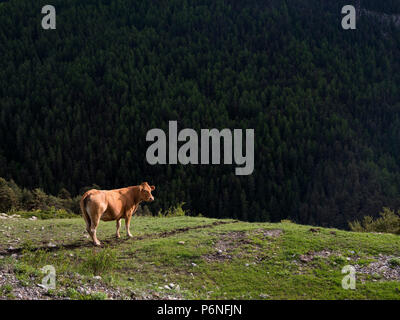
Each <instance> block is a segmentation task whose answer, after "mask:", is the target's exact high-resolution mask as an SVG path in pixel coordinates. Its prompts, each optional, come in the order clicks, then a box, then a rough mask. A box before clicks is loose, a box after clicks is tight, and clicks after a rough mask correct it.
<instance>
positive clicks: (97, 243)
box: [93, 241, 101, 247]
mask: <svg viewBox="0 0 400 320" xmlns="http://www.w3.org/2000/svg"><path fill="white" fill-rule="evenodd" d="M93 244H94V245H95V246H96V247H100V246H101V242H100V241H97V242H95V243H93Z"/></svg>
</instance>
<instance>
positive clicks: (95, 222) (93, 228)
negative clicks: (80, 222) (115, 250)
mask: <svg viewBox="0 0 400 320" xmlns="http://www.w3.org/2000/svg"><path fill="white" fill-rule="evenodd" d="M99 222H100V215H99V217H98V218H97V219H93V220H92V224H91V226H90V236H91V237H92V239H93V244H94V245H95V246H100V245H101V243H100V241H99V240H98V239H97V235H96V233H97V232H96V229H97V226H98V225H99Z"/></svg>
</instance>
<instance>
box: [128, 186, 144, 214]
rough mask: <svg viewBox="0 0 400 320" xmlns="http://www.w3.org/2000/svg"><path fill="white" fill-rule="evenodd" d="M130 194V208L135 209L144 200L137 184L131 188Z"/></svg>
mask: <svg viewBox="0 0 400 320" xmlns="http://www.w3.org/2000/svg"><path fill="white" fill-rule="evenodd" d="M129 195H130V197H128V199H129V201H128V202H127V203H126V205H127V209H128V210H130V209H134V208H135V207H137V206H138V205H139V203H140V202H142V200H141V199H140V193H139V190H137V187H136V186H134V187H131V188H129Z"/></svg>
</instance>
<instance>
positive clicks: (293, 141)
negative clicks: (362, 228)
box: [0, 0, 400, 227]
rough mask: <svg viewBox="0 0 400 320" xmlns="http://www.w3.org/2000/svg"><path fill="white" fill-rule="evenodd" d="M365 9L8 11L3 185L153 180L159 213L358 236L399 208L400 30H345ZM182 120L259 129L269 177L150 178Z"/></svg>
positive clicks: (318, 2)
mask: <svg viewBox="0 0 400 320" xmlns="http://www.w3.org/2000/svg"><path fill="white" fill-rule="evenodd" d="M48 2H51V4H52V5H54V6H55V7H56V10H57V29H56V30H43V29H42V28H41V19H42V17H43V15H42V14H41V8H42V6H43V5H45V4H48ZM349 2H350V3H351V1H333V0H332V1H327V0H308V1H306V0H302V1H300V0H287V1H282V0H269V1H268V0H266V1H255V0H250V1H238V0H230V1H222V0H196V1H195V0H168V1H166V0H165V1H164V0H158V1H155V0H148V1H128V0H98V1H97V0H96V1H95V0H85V1H79V0H69V1H65V0H52V1H46V2H44V1H31V0H9V1H1V2H0V176H2V177H4V178H6V179H14V180H15V182H16V183H17V184H19V185H21V186H23V187H26V188H36V187H41V188H43V189H44V190H45V191H46V192H50V193H52V194H58V192H59V191H60V190H61V189H62V188H65V189H67V190H68V191H69V192H70V193H71V194H72V195H77V194H78V193H79V192H80V191H81V190H82V188H83V187H85V186H89V185H92V184H97V185H99V186H101V187H102V188H116V187H121V186H126V185H133V184H138V183H140V182H142V181H150V182H151V183H152V184H155V185H156V186H157V189H156V191H155V193H154V194H155V196H156V200H157V201H155V202H154V204H152V205H151V206H150V207H151V209H152V210H154V211H157V210H158V209H159V208H166V207H169V206H171V205H174V204H176V203H177V202H181V201H184V202H185V203H186V207H187V209H188V210H190V211H191V212H193V213H199V212H200V213H202V214H203V215H205V216H209V217H233V218H239V219H243V220H250V221H277V220H280V219H284V218H289V219H293V220H295V221H297V222H301V223H309V224H319V225H322V226H336V227H346V226H347V221H349V220H355V219H358V218H360V217H362V216H364V215H367V214H369V215H376V214H377V213H378V212H379V211H380V209H381V208H382V207H383V206H387V207H394V208H398V207H399V205H400V197H399V196H400V195H399V192H400V157H399V156H400V99H399V96H400V91H399V84H400V59H399V57H400V28H399V27H396V26H395V25H393V24H390V21H387V22H384V21H382V20H379V19H373V18H371V17H370V16H368V17H366V16H363V15H362V16H361V17H360V19H359V20H358V21H357V30H348V31H345V30H343V29H342V28H341V19H342V15H341V8H342V6H343V5H346V4H349ZM361 6H362V7H363V8H364V9H367V10H370V11H375V12H377V13H383V12H384V13H386V14H400V8H399V2H398V1H388V0H384V1H379V2H378V1H372V0H369V1H363V0H361ZM169 120H177V121H178V128H179V129H183V128H187V127H189V128H194V129H195V130H200V128H218V129H222V128H231V129H233V128H243V129H246V128H253V129H254V130H255V169H254V172H253V174H252V175H250V176H236V175H235V174H234V169H233V167H234V165H232V166H231V165H187V166H184V165H155V166H151V165H149V164H148V163H147V162H146V157H145V154H146V149H147V148H148V146H149V144H150V143H149V142H146V133H147V131H148V130H150V129H152V128H162V129H165V130H167V128H168V121H169Z"/></svg>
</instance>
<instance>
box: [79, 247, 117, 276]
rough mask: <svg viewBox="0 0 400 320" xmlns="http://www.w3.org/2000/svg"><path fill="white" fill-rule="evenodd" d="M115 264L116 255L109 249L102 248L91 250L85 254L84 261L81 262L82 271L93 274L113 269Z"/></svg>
mask: <svg viewBox="0 0 400 320" xmlns="http://www.w3.org/2000/svg"><path fill="white" fill-rule="evenodd" d="M116 265H117V256H116V253H115V252H114V251H112V250H111V249H108V248H107V249H103V250H101V251H98V252H96V251H95V250H93V251H92V252H90V253H89V254H87V258H86V261H85V262H84V263H83V267H84V271H89V272H91V273H93V274H95V275H100V274H101V273H103V272H107V271H110V270H112V269H114V268H115V267H116Z"/></svg>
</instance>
